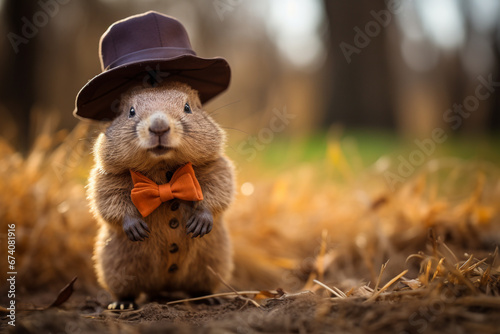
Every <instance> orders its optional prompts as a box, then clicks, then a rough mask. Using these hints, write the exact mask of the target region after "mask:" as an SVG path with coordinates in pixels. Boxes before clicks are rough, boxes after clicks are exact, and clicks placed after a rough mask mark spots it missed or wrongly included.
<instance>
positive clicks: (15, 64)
mask: <svg viewBox="0 0 500 334" xmlns="http://www.w3.org/2000/svg"><path fill="white" fill-rule="evenodd" d="M38 10H40V8H38V4H37V2H36V1H19V0H5V1H4V8H3V20H4V24H5V28H6V31H7V33H8V34H11V35H10V36H11V38H10V40H9V38H5V39H4V45H3V50H5V55H4V58H3V60H4V61H3V64H0V73H1V77H2V78H3V80H2V81H1V82H0V99H1V101H3V103H4V107H5V108H6V109H7V110H8V111H9V112H10V114H11V115H12V118H13V120H14V122H15V126H16V127H17V129H16V130H17V131H16V133H17V136H16V140H15V146H16V148H17V149H19V150H21V151H22V152H24V153H26V152H27V151H28V149H29V146H30V144H31V140H32V138H31V137H30V133H31V131H30V126H31V124H30V113H31V109H32V107H33V104H34V103H35V82H36V80H35V72H36V59H37V57H38V51H39V48H38V42H37V38H36V34H37V33H36V32H35V31H36V30H29V28H24V29H23V26H25V25H26V22H27V21H29V22H31V23H32V22H33V14H34V13H35V12H37V11H38ZM23 30H24V31H27V30H28V31H29V32H30V33H33V34H23ZM13 34H15V35H16V36H14V35H13ZM25 35H26V36H25ZM31 35H34V36H32V37H30V36H31ZM8 36H9V35H8ZM18 37H19V39H17V38H18ZM21 40H22V41H23V42H22V43H16V42H14V43H11V41H17V42H19V41H21ZM16 48H17V52H16Z"/></svg>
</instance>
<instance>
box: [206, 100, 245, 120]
mask: <svg viewBox="0 0 500 334" xmlns="http://www.w3.org/2000/svg"><path fill="white" fill-rule="evenodd" d="M238 102H241V100H236V101H233V102H230V103H228V104H225V105H223V106H221V107H218V108H216V109H214V110H212V111H207V113H208V114H209V115H210V116H216V115H218V114H216V115H212V113H213V112H215V111H217V110H219V109H222V108H225V107H229V106H230V105H233V104H235V103H238Z"/></svg>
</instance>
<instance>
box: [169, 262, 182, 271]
mask: <svg viewBox="0 0 500 334" xmlns="http://www.w3.org/2000/svg"><path fill="white" fill-rule="evenodd" d="M178 269H179V267H177V265H176V264H175V263H174V264H173V265H171V266H170V268H168V272H169V273H173V272H176V271H177V270H178Z"/></svg>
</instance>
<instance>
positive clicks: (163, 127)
mask: <svg viewBox="0 0 500 334" xmlns="http://www.w3.org/2000/svg"><path fill="white" fill-rule="evenodd" d="M168 131H170V124H168V121H167V120H166V119H164V118H162V117H155V118H153V119H152V120H151V124H150V125H149V132H151V133H152V134H154V135H156V136H160V137H161V136H162V135H163V134H165V133H167V132H168Z"/></svg>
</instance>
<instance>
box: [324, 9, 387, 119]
mask: <svg viewBox="0 0 500 334" xmlns="http://www.w3.org/2000/svg"><path fill="white" fill-rule="evenodd" d="M324 6H325V9H326V15H327V18H328V22H329V32H328V39H327V43H328V44H329V45H328V48H329V50H328V51H329V62H330V63H329V64H328V68H329V73H327V78H326V82H325V85H324V86H325V87H330V88H329V91H326V92H324V93H325V96H328V97H329V103H328V106H327V112H326V114H325V116H324V123H325V124H332V123H337V122H340V123H343V124H345V125H348V126H373V127H384V128H387V127H392V126H394V123H395V121H394V105H393V99H392V93H391V91H392V84H391V79H390V72H389V65H388V61H387V59H388V57H387V48H388V46H387V43H386V34H387V31H386V28H385V27H383V26H382V25H380V24H379V23H377V21H376V20H375V18H374V17H373V16H372V14H371V12H372V11H375V12H379V11H380V10H383V9H386V6H385V3H384V1H383V0H359V1H329V0H324ZM393 21H394V17H391V21H390V23H389V24H391V25H392V24H394V22H393ZM369 22H375V25H378V26H379V28H380V29H379V32H378V33H375V32H376V31H377V30H376V28H375V25H374V24H373V23H372V24H371V26H370V28H371V29H373V33H371V34H372V35H373V37H370V36H368V35H366V33H365V27H367V23H369ZM355 28H356V30H357V31H359V30H360V31H361V32H362V34H365V36H367V37H368V40H369V41H368V40H365V43H359V42H362V40H363V38H361V40H359V42H358V43H356V42H355V38H357V37H356V36H359V35H360V34H359V33H358V32H357V31H355ZM358 29H359V30H358ZM362 34H361V35H362ZM341 44H342V46H341ZM364 44H366V45H365V46H364V47H360V45H364ZM351 47H352V48H351ZM353 50H355V51H353ZM350 51H353V52H352V53H351V52H350ZM346 55H348V56H347V57H346ZM347 58H350V62H349V61H348V60H347Z"/></svg>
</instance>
